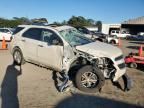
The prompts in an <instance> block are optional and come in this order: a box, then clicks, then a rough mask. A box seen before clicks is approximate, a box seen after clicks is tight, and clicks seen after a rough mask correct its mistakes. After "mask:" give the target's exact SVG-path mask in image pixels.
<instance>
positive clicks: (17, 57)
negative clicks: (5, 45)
mask: <svg viewBox="0 0 144 108" xmlns="http://www.w3.org/2000/svg"><path fill="white" fill-rule="evenodd" d="M13 59H14V63H15V64H17V65H22V64H24V58H23V55H22V52H21V50H20V49H19V48H15V49H14V52H13Z"/></svg>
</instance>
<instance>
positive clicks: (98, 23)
mask: <svg viewBox="0 0 144 108" xmlns="http://www.w3.org/2000/svg"><path fill="white" fill-rule="evenodd" d="M96 26H97V27H98V31H99V32H101V30H102V22H101V21H97V22H96Z"/></svg>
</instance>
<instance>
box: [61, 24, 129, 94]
mask: <svg viewBox="0 0 144 108" xmlns="http://www.w3.org/2000/svg"><path fill="white" fill-rule="evenodd" d="M65 28H66V27H65ZM60 34H61V36H62V37H63V38H64V39H65V40H66V41H67V42H68V43H69V45H70V46H71V49H72V51H73V52H74V55H73V56H74V58H75V59H73V60H72V59H71V62H66V63H64V64H66V65H65V66H64V67H66V68H65V70H67V71H66V72H68V71H69V70H70V68H71V67H72V66H73V64H75V65H80V69H79V70H78V71H77V73H76V79H75V80H76V85H77V87H78V88H79V89H80V90H82V91H85V92H95V91H97V90H100V89H101V88H102V86H103V85H104V82H105V78H106V79H111V80H112V81H113V82H118V80H119V78H121V77H124V80H126V81H124V82H125V90H129V89H130V87H131V79H130V78H129V77H128V76H127V75H126V67H125V62H124V57H123V53H122V51H121V50H120V49H119V48H117V47H114V46H112V45H109V44H106V43H102V42H94V41H92V40H89V39H86V38H85V37H82V34H80V33H77V31H76V30H75V29H74V28H69V29H64V30H60ZM66 52H67V53H68V52H69V51H68V50H67V51H66ZM67 53H65V55H67ZM71 53H72V52H71ZM71 56H72V55H71ZM65 59H67V57H66V56H65ZM69 59H70V58H68V59H67V61H70V60H69ZM64 62H65V61H64Z"/></svg>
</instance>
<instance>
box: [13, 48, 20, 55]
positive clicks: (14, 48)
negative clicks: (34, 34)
mask: <svg viewBox="0 0 144 108" xmlns="http://www.w3.org/2000/svg"><path fill="white" fill-rule="evenodd" d="M15 49H19V50H20V51H21V49H20V47H18V46H15V47H14V48H13V50H12V54H13V53H14V51H15Z"/></svg>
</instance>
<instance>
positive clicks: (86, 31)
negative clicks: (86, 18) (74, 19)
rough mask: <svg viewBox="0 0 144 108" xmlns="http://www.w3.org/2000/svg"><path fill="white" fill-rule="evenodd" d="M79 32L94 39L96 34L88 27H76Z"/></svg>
mask: <svg viewBox="0 0 144 108" xmlns="http://www.w3.org/2000/svg"><path fill="white" fill-rule="evenodd" d="M75 28H76V29H77V30H78V31H80V32H81V33H83V34H84V35H85V36H86V37H87V38H90V39H91V38H92V37H93V35H94V33H93V32H91V31H90V30H88V29H87V28H86V27H81V26H77V27H75Z"/></svg>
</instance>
